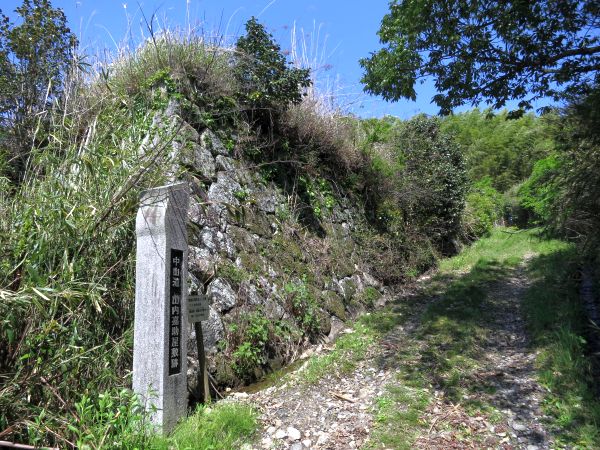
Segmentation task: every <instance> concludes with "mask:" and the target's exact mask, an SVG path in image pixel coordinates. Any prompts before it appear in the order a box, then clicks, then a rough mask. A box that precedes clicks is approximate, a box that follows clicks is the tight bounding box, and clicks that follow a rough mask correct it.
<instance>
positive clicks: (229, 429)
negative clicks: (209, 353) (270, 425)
mask: <svg viewBox="0 0 600 450" xmlns="http://www.w3.org/2000/svg"><path fill="white" fill-rule="evenodd" d="M257 428H258V422H257V413H256V411H255V410H253V409H252V408H251V407H250V406H248V405H243V404H239V403H227V402H222V403H216V404H214V405H209V406H203V407H199V408H198V409H197V410H196V412H195V413H194V414H193V415H192V416H190V417H188V418H187V420H185V421H184V422H182V423H181V424H180V425H179V426H178V427H177V428H176V429H175V431H173V433H172V434H171V435H170V436H168V437H156V438H155V439H154V440H153V441H152V443H151V445H150V447H151V448H152V449H153V450H169V449H173V448H176V449H178V450H208V449H210V450H231V449H234V448H240V447H241V446H242V445H243V444H244V443H249V442H251V441H252V438H253V436H254V434H255V433H256V430H257Z"/></svg>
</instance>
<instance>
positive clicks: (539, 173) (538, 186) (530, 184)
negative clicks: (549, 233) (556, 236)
mask: <svg viewBox="0 0 600 450" xmlns="http://www.w3.org/2000/svg"><path fill="white" fill-rule="evenodd" d="M561 166H562V164H561V161H560V160H559V159H558V157H557V156H556V155H550V156H548V157H546V158H544V159H540V160H539V161H537V162H536V163H535V165H534V166H533V171H532V172H531V175H530V176H529V178H528V179H527V180H525V182H524V183H523V184H522V185H521V186H520V187H519V190H518V192H517V195H518V198H519V203H520V205H521V206H522V207H523V208H526V209H528V210H530V211H531V212H532V215H531V216H532V217H531V218H530V221H532V222H533V224H537V225H539V224H545V223H548V222H549V221H550V219H551V217H552V214H553V206H554V204H555V202H556V199H557V196H558V194H559V192H558V189H559V187H558V184H557V175H558V174H559V172H560V169H561Z"/></svg>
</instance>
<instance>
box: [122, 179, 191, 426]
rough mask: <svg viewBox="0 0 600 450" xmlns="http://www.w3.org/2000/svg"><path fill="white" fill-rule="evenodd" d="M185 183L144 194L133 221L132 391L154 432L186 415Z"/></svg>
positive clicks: (187, 199)
mask: <svg viewBox="0 0 600 450" xmlns="http://www.w3.org/2000/svg"><path fill="white" fill-rule="evenodd" d="M188 201H189V190H188V186H187V183H180V184H175V185H169V186H163V187H159V188H154V189H150V190H148V191H145V192H144V193H143V194H142V197H141V199H140V207H139V210H138V214H137V217H136V236H137V246H136V275H135V277H136V281H135V321H134V333H133V380H132V384H133V390H134V392H135V393H136V394H138V396H139V399H140V401H141V402H142V404H143V405H144V406H145V407H146V409H147V411H148V415H149V419H150V421H151V423H152V424H154V425H155V428H156V429H157V430H158V431H162V432H169V431H171V430H172V429H173V428H174V427H175V425H176V424H177V421H178V420H179V419H180V418H181V417H184V416H185V415H186V412H187V406H188V391H187V357H186V355H187V341H188V334H187V333H188V331H189V325H188V324H187V321H186V320H185V319H184V318H185V317H186V315H187V303H186V298H187V287H186V286H187V283H186V272H187V231H186V222H187V210H188Z"/></svg>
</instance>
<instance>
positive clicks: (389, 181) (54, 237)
mask: <svg viewBox="0 0 600 450" xmlns="http://www.w3.org/2000/svg"><path fill="white" fill-rule="evenodd" d="M64 83H65V84H64V86H63V89H62V94H61V95H58V94H57V98H56V99H55V102H54V103H53V106H52V108H51V109H48V110H46V111H45V112H44V115H43V118H44V121H43V126H40V127H39V129H38V130H37V132H38V134H37V137H36V140H35V142H32V145H31V146H30V147H27V154H26V155H22V156H24V159H25V160H26V161H27V164H26V165H24V166H22V167H21V166H19V167H12V166H11V165H10V163H11V160H10V159H8V158H7V159H6V160H3V161H2V164H0V167H2V168H3V170H4V172H3V177H2V178H1V180H2V183H3V187H4V189H3V191H2V194H1V197H0V211H1V216H0V231H1V233H0V236H2V237H1V240H0V249H1V251H2V262H1V265H2V272H1V286H2V290H1V291H0V294H1V295H2V303H1V304H0V308H1V311H0V317H1V319H0V320H1V322H0V323H1V329H0V355H2V358H1V359H0V361H1V362H0V383H1V387H0V433H2V435H1V436H2V437H4V438H13V439H16V440H21V441H27V442H30V443H32V444H34V445H41V444H44V443H46V444H58V445H60V446H82V445H92V446H96V445H99V444H98V442H102V443H104V445H109V444H107V442H114V439H116V436H120V435H125V434H127V433H130V432H132V433H133V430H134V428H135V427H136V426H138V425H137V424H139V423H140V422H139V421H140V419H141V418H142V416H143V415H142V414H141V411H140V409H139V406H138V405H137V404H136V403H135V401H133V400H132V397H131V394H130V393H128V391H127V390H122V388H127V387H128V386H129V384H130V379H129V375H130V368H131V346H132V332H131V330H132V321H133V297H134V296H133V286H134V279H133V273H134V270H133V269H134V260H133V252H132V250H133V248H134V245H135V240H134V228H133V218H134V217H135V211H136V208H137V202H138V197H139V193H140V191H141V190H143V189H145V188H148V187H153V186H157V185H162V184H165V183H168V182H171V181H173V180H181V179H183V180H186V181H188V182H189V183H190V186H191V191H192V195H193V199H194V201H193V202H192V203H193V206H192V208H191V210H190V230H189V231H190V239H191V242H190V244H191V246H192V251H191V252H190V253H191V255H192V259H191V260H190V267H191V273H192V275H193V278H192V285H193V288H194V289H195V290H202V291H205V292H206V293H207V294H208V295H209V296H210V298H211V300H212V305H211V321H210V325H209V326H208V327H207V333H206V335H207V342H205V344H206V345H207V347H209V349H210V353H211V358H210V364H211V371H212V373H213V375H214V378H215V379H216V380H217V383H220V384H221V385H222V386H226V385H235V384H238V383H240V382H243V381H250V380H253V379H256V378H257V377H260V376H262V374H264V373H265V372H266V371H269V370H272V369H273V367H276V366H278V365H281V364H284V363H286V362H288V361H290V360H291V359H293V357H294V354H295V353H297V352H298V350H299V349H300V348H302V347H303V346H305V345H307V344H308V343H310V342H314V341H315V340H317V339H322V338H323V337H324V336H326V335H327V334H328V333H329V332H330V330H331V329H332V328H333V326H334V325H335V324H336V323H337V327H338V328H339V327H340V324H341V323H342V321H344V320H346V319H348V318H349V317H353V316H356V315H357V314H359V313H360V312H361V311H364V310H366V309H369V308H371V307H372V306H373V304H374V303H375V302H376V301H377V300H378V298H379V297H380V296H381V295H382V293H384V292H385V289H384V286H385V285H386V284H390V283H396V282H401V281H403V280H408V279H412V278H414V277H415V276H416V275H418V274H419V273H420V272H421V271H423V270H425V269H427V268H428V267H431V266H432V265H434V264H435V261H436V259H437V257H438V256H439V255H441V254H443V253H445V252H451V251H453V250H454V249H455V247H456V241H455V239H456V237H457V236H458V235H459V234H460V233H459V230H460V226H461V222H460V215H461V214H460V213H461V210H462V206H463V199H464V193H465V190H464V182H465V178H464V166H463V163H462V158H461V155H460V152H459V149H458V147H457V146H456V145H455V144H454V143H453V141H452V139H451V138H450V136H449V135H447V134H445V133H444V132H442V131H441V130H440V127H439V121H438V120H437V119H430V118H425V117H420V118H416V119H414V120H413V121H410V122H408V123H407V124H402V126H398V127H396V128H395V129H394V131H393V136H394V139H395V140H397V141H398V143H397V145H394V146H393V147H391V148H389V147H388V148H387V149H386V151H385V152H382V151H380V150H379V149H378V148H377V146H373V145H371V144H372V143H369V142H368V139H369V138H368V135H367V134H368V133H367V132H366V131H365V130H366V128H365V127H364V126H363V124H362V123H361V122H360V121H359V120H357V119H355V118H351V117H343V116H341V115H340V114H338V113H337V112H335V111H331V110H327V109H324V108H323V104H322V103H321V102H320V100H319V98H318V96H316V95H315V94H314V92H313V91H312V90H311V89H310V88H309V80H308V73H307V72H306V71H304V70H300V69H295V68H292V67H291V66H290V65H288V64H287V63H286V61H285V58H284V57H283V55H282V54H281V53H280V49H279V47H278V46H277V45H276V44H275V43H274V42H273V41H272V39H271V37H270V36H269V35H268V34H267V33H266V32H265V31H264V29H263V28H262V26H260V25H259V24H258V23H256V22H255V21H250V22H249V24H248V28H247V33H246V35H245V36H244V38H243V39H240V41H238V44H237V46H236V47H234V48H223V47H218V46H214V45H211V44H209V43H208V42H207V41H206V40H204V39H202V38H200V37H194V36H179V35H175V34H169V33H166V34H164V35H162V36H155V39H154V40H153V41H152V42H150V43H148V44H147V45H145V46H143V47H141V48H140V49H139V50H137V51H136V52H135V53H132V54H129V55H126V56H124V57H122V58H120V59H117V60H116V61H114V62H113V63H111V64H110V65H108V66H105V67H103V68H102V70H101V71H100V72H99V73H98V74H96V75H93V74H92V75H90V74H88V75H86V74H83V73H81V72H77V71H75V72H74V73H73V74H72V75H71V76H69V77H65V80H64ZM40 117H42V116H41V115H40ZM7 130H9V129H7ZM9 131H10V130H9ZM5 144H6V142H5V141H3V144H2V145H5ZM2 154H3V155H6V154H8V153H6V152H3V153H2ZM424 162H426V163H424ZM15 171H16V172H15ZM14 173H18V176H13V175H14ZM4 175H5V176H4ZM190 357H192V359H193V355H190ZM192 365H193V364H192ZM191 378H192V380H193V377H191ZM191 388H192V389H193V386H191ZM134 434H135V433H134ZM132 439H133V437H132ZM136 439H137V438H136ZM111 445H112V444H111ZM132 445H133V444H132Z"/></svg>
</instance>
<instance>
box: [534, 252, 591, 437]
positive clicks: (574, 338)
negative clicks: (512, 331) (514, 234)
mask: <svg viewBox="0 0 600 450" xmlns="http://www.w3.org/2000/svg"><path fill="white" fill-rule="evenodd" d="M577 262H578V255H577V252H576V249H575V247H573V246H567V245H562V246H560V247H558V248H557V251H555V252H553V253H549V254H546V255H541V256H540V257H538V258H536V259H534V260H533V261H532V262H531V264H530V265H529V275H530V278H531V279H532V280H533V284H532V285H531V287H530V289H529V290H528V292H527V294H526V296H525V311H526V313H527V318H528V324H529V329H530V332H531V335H532V337H533V339H534V345H535V348H536V349H537V350H538V351H539V352H540V353H539V357H538V359H537V363H538V368H537V370H538V374H539V380H540V382H541V383H542V384H543V385H544V386H545V387H546V388H548V390H549V392H548V394H547V396H546V398H545V399H544V407H545V411H546V413H547V414H549V415H550V416H551V417H552V426H553V427H554V428H555V429H556V431H557V444H558V445H561V446H565V447H571V448H600V431H599V429H600V401H599V400H598V397H597V395H596V391H595V389H594V383H595V381H594V379H593V371H592V367H591V363H590V360H589V359H588V358H587V357H586V338H585V336H586V335H589V334H590V333H592V332H594V331H593V330H590V329H589V328H588V326H587V319H586V318H585V316H584V313H583V310H582V307H581V302H580V300H579V296H578V291H577V288H578V286H577V281H576V279H575V278H574V277H573V274H574V273H575V271H576V269H577ZM596 332H597V331H596Z"/></svg>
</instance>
